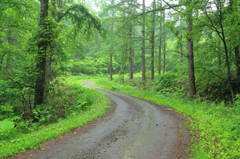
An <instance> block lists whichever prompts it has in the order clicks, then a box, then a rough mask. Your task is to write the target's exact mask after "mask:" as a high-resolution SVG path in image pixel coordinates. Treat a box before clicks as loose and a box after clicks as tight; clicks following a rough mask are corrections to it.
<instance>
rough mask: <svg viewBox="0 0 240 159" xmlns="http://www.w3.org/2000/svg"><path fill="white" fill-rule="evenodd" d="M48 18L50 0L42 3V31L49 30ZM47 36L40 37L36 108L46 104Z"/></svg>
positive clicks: (43, 0)
mask: <svg viewBox="0 0 240 159" xmlns="http://www.w3.org/2000/svg"><path fill="white" fill-rule="evenodd" d="M47 17H48V0H41V1H40V22H39V26H40V29H41V30H45V29H47V24H46V18H47ZM46 38H48V37H46V35H44V33H43V31H42V34H41V35H40V36H39V39H42V40H40V42H39V43H38V54H37V66H36V71H37V73H38V75H37V76H38V77H37V80H36V83H35V95H34V108H35V107H36V106H37V105H41V104H42V103H43V102H44V91H45V71H46V54H47V47H48V42H47V41H46V40H43V39H46Z"/></svg>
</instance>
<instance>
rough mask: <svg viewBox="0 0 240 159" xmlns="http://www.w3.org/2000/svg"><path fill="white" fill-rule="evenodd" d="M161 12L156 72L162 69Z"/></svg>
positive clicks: (161, 14) (159, 72)
mask: <svg viewBox="0 0 240 159" xmlns="http://www.w3.org/2000/svg"><path fill="white" fill-rule="evenodd" d="M161 7H162V2H161ZM162 16H163V13H162V11H160V34H159V35H160V37H159V47H158V74H159V75H160V74H161V71H162V37H163V28H162V20H163V18H162Z"/></svg>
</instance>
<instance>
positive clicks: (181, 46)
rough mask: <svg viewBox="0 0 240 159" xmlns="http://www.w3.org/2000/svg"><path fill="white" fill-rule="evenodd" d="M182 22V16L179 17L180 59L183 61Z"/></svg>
mask: <svg viewBox="0 0 240 159" xmlns="http://www.w3.org/2000/svg"><path fill="white" fill-rule="evenodd" d="M182 44H183V24H182V18H181V17H180V52H181V55H180V61H181V62H183V55H182V53H183V45H182Z"/></svg>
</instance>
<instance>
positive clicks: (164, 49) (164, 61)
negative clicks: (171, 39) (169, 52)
mask: <svg viewBox="0 0 240 159" xmlns="http://www.w3.org/2000/svg"><path fill="white" fill-rule="evenodd" d="M163 23H165V10H164V11H163ZM166 47H167V44H166V30H165V27H163V73H165V72H166Z"/></svg>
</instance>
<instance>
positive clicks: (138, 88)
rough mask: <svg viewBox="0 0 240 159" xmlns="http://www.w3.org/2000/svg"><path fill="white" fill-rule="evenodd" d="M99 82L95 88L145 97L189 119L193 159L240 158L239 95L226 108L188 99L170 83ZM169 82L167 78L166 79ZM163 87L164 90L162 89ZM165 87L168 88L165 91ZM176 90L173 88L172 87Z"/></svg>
mask: <svg viewBox="0 0 240 159" xmlns="http://www.w3.org/2000/svg"><path fill="white" fill-rule="evenodd" d="M120 79H121V78H119V77H116V80H114V81H110V80H108V79H99V80H97V81H96V82H95V84H96V85H98V86H101V87H104V88H107V89H111V90H114V91H118V92H122V93H126V94H129V95H132V96H136V97H139V98H143V99H146V100H149V101H152V102H155V103H157V104H159V105H165V106H169V107H172V108H174V110H176V111H177V112H179V113H181V114H183V115H184V116H186V117H187V118H188V123H187V124H186V126H187V127H188V128H189V129H190V132H191V134H192V141H191V142H192V143H191V154H190V158H194V159H207V158H208V159H212V158H215V159H223V158H224V159H237V158H240V153H239V152H240V115H239V114H240V98H239V96H236V101H235V105H232V106H226V105H225V104H224V103H223V102H222V103H219V104H214V102H210V101H202V99H201V98H196V99H194V100H189V98H186V96H185V97H184V95H183V94H182V93H180V91H181V90H174V91H172V90H171V87H170V86H173V85H171V80H169V81H165V82H163V81H164V79H165V78H164V77H163V76H162V77H159V79H161V80H159V81H156V82H152V81H150V80H147V81H146V83H145V84H142V83H141V79H140V78H135V79H134V80H128V79H126V80H125V82H122V80H120ZM165 80H166V79H165ZM160 86H161V89H160V88H159V87H160ZM163 87H165V89H164V88H163ZM172 89H173V87H172Z"/></svg>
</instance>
